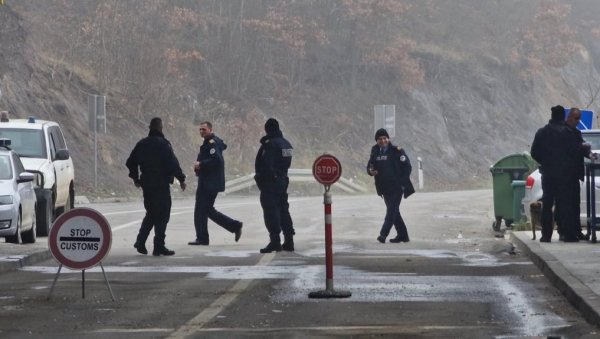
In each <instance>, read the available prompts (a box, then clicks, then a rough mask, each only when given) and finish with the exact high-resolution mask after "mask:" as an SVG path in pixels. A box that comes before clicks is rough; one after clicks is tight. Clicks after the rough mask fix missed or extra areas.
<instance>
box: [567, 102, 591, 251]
mask: <svg viewBox="0 0 600 339" xmlns="http://www.w3.org/2000/svg"><path fill="white" fill-rule="evenodd" d="M580 120H581V110H579V108H577V107H573V108H571V110H570V111H569V114H568V115H567V119H566V121H565V122H566V125H567V135H568V137H569V138H568V142H570V143H572V144H571V145H572V146H571V147H572V149H573V152H569V154H570V155H571V157H572V158H573V160H572V161H570V162H569V163H570V164H571V165H572V166H570V167H569V172H568V175H567V180H568V181H569V182H568V185H569V186H568V188H569V192H570V193H571V194H570V196H569V197H568V201H569V203H570V205H571V206H572V207H571V209H570V211H571V213H572V215H571V216H570V220H573V221H572V224H568V225H566V226H567V227H569V228H568V229H566V230H565V231H566V233H565V234H564V236H563V234H561V236H563V239H562V240H565V239H566V238H569V239H575V238H577V239H579V240H583V239H585V235H584V234H583V233H582V232H581V221H580V220H579V215H580V213H581V197H580V191H581V186H580V182H582V181H583V177H584V175H585V167H584V157H586V158H590V157H592V156H593V157H594V158H595V157H596V155H595V154H592V153H591V150H592V148H591V145H590V144H589V143H586V142H584V140H583V137H582V135H581V131H580V130H579V129H577V125H579V121H580Z"/></svg>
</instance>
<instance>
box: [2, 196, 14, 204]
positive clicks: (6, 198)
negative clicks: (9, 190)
mask: <svg viewBox="0 0 600 339" xmlns="http://www.w3.org/2000/svg"><path fill="white" fill-rule="evenodd" d="M12 203H13V197H12V195H0V205H12Z"/></svg>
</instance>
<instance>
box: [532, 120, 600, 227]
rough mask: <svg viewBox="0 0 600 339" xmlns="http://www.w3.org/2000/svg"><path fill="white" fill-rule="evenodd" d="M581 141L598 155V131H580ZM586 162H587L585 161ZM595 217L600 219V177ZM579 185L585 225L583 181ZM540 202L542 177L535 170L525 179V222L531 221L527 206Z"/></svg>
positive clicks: (585, 201) (597, 181) (599, 134)
mask: <svg viewBox="0 0 600 339" xmlns="http://www.w3.org/2000/svg"><path fill="white" fill-rule="evenodd" d="M581 134H582V136H583V140H584V141H585V142H587V143H590V144H591V145H592V152H594V153H600V129H595V130H583V131H581ZM586 161H588V160H587V159H586ZM595 183H596V211H597V212H596V215H598V216H599V217H600V177H596V179H595ZM580 184H581V187H580V188H581V190H580V197H581V205H580V208H581V214H580V218H579V219H580V221H581V225H583V226H586V225H587V198H586V186H585V185H586V183H585V181H584V182H583V183H580ZM541 200H542V176H541V174H540V171H539V170H535V171H534V172H533V173H531V174H530V175H529V176H528V177H527V181H526V183H525V197H524V198H523V200H522V208H523V211H524V212H525V216H527V220H531V213H530V210H529V204H530V203H532V202H534V201H541Z"/></svg>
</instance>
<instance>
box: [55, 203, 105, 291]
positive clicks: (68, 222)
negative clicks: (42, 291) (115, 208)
mask: <svg viewBox="0 0 600 339" xmlns="http://www.w3.org/2000/svg"><path fill="white" fill-rule="evenodd" d="M111 242H112V231H111V228H110V225H109V224H108V221H107V220H106V218H104V216H103V215H102V214H100V213H99V212H97V211H95V210H93V209H91V208H84V207H80V208H74V209H72V210H70V211H68V212H66V213H64V214H62V215H61V216H60V217H58V219H56V221H55V222H54V224H53V225H52V228H51V229H50V234H48V247H49V248H50V253H51V254H52V256H53V257H54V259H56V261H58V262H59V263H60V265H59V267H58V272H56V276H55V277H54V281H53V282H52V286H51V288H50V293H49V294H48V299H50V297H51V296H52V292H53V291H54V286H55V285H56V281H57V280H58V276H59V275H60V271H61V269H62V267H63V266H66V267H68V268H70V269H75V270H78V269H79V270H81V295H82V298H83V299H85V270H86V269H88V268H91V267H94V266H96V265H97V264H100V268H101V269H102V275H103V276H104V281H105V282H106V286H107V287H108V291H109V292H110V296H111V298H112V300H113V301H115V296H114V295H113V292H112V289H111V288H110V283H109V282H108V278H107V277H106V272H105V271H104V266H102V262H101V260H102V259H103V258H104V257H105V256H106V255H107V254H108V251H109V250H110V245H111Z"/></svg>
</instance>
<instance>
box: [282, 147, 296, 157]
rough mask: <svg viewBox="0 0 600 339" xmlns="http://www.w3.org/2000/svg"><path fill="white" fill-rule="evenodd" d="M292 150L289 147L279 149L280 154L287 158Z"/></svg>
mask: <svg viewBox="0 0 600 339" xmlns="http://www.w3.org/2000/svg"><path fill="white" fill-rule="evenodd" d="M292 151H293V149H291V148H284V149H282V150H281V156H282V157H284V158H289V157H291V156H292Z"/></svg>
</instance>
